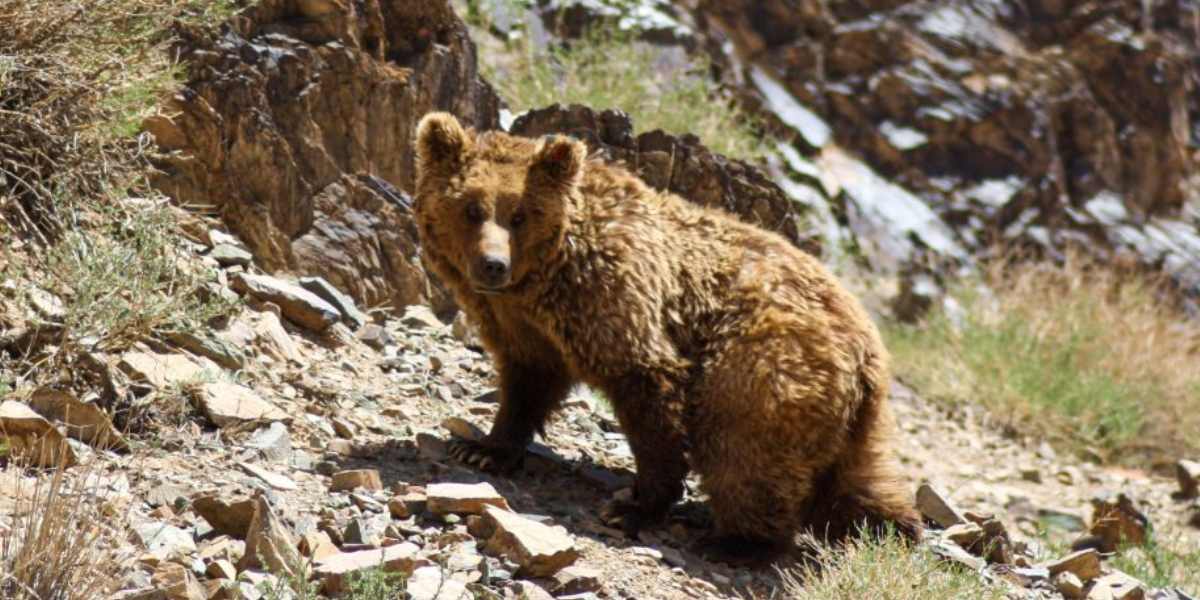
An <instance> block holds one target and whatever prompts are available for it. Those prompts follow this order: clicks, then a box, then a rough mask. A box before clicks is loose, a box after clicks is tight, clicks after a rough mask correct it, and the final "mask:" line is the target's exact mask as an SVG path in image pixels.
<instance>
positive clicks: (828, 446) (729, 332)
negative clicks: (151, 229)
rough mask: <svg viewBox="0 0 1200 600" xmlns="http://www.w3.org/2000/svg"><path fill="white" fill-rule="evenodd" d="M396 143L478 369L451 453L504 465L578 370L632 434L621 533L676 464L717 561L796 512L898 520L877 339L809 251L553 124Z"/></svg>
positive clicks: (779, 531)
mask: <svg viewBox="0 0 1200 600" xmlns="http://www.w3.org/2000/svg"><path fill="white" fill-rule="evenodd" d="M416 145H417V146H416V147H417V162H418V183H417V199H416V209H415V210H416V216H417V222H418V227H419V233H420V239H421V246H422V252H423V257H424V260H425V261H426V264H427V266H428V267H429V268H430V269H431V270H432V271H433V272H434V273H435V274H437V275H438V276H439V277H440V278H441V279H442V280H443V281H445V283H446V284H447V285H448V286H449V287H450V289H451V291H452V292H453V293H454V296H455V298H456V299H457V300H458V302H459V303H460V305H461V306H462V308H463V309H464V310H466V312H467V313H468V314H469V315H470V316H471V317H472V318H473V320H475V321H476V322H477V323H478V324H479V327H480V337H481V338H482V340H483V343H484V346H485V347H486V348H487V349H488V351H489V352H490V353H491V355H492V356H493V357H494V358H495V363H496V368H497V370H498V372H499V376H500V397H501V403H500V409H499V412H498V413H497V415H496V420H495V423H494V424H493V426H492V430H491V432H490V433H489V434H488V435H487V436H486V437H485V438H484V439H483V440H482V441H479V442H460V443H458V444H457V445H456V446H455V448H454V452H455V456H456V457H458V458H460V459H462V460H464V461H466V462H468V463H472V464H474V465H475V466H477V467H479V468H482V469H484V470H489V471H493V472H502V471H505V470H508V469H510V468H512V467H513V466H515V465H516V464H517V463H518V461H519V459H520V458H521V457H522V456H523V453H524V449H525V447H526V445H527V444H529V442H530V441H531V440H532V439H533V434H534V433H535V432H543V433H544V427H545V424H546V421H547V419H548V417H549V415H550V414H551V412H552V411H553V410H554V409H555V408H556V407H557V406H558V405H559V403H560V402H561V401H562V400H563V399H564V398H565V397H566V395H567V393H568V391H569V390H570V389H571V387H572V386H573V385H574V384H576V383H579V382H582V383H585V384H587V385H588V386H591V387H593V388H595V389H598V390H601V391H602V392H603V393H604V394H605V396H607V397H608V398H609V400H610V401H611V403H612V406H613V409H614V411H615V413H616V416H617V419H618V420H619V422H620V424H621V427H622V429H623V430H624V432H625V435H626V436H627V438H628V440H629V445H630V447H631V448H632V450H633V454H634V459H635V461H636V466H637V476H636V486H635V493H634V497H633V500H632V501H631V502H627V503H623V504H619V505H616V506H615V510H613V511H612V513H611V515H612V516H613V517H614V519H613V520H614V521H616V522H619V523H620V524H621V525H623V526H624V527H625V528H626V530H628V531H636V530H638V529H639V528H641V527H644V526H647V525H651V524H654V523H656V522H658V521H660V520H662V519H663V518H664V517H665V516H666V514H667V512H668V510H669V509H670V507H671V506H672V505H673V504H674V503H675V502H676V501H678V500H679V499H680V498H681V497H682V493H683V481H684V478H685V477H686V475H687V473H688V469H689V466H690V468H692V469H694V470H695V471H696V472H698V473H699V475H700V478H701V487H702V490H703V491H704V492H705V494H706V495H707V496H708V499H709V504H710V506H711V509H712V512H713V515H714V517H715V521H716V525H717V536H716V538H715V542H714V543H712V544H710V545H709V548H710V550H715V551H716V552H717V554H718V557H720V558H738V559H742V560H745V561H760V560H765V559H770V558H773V557H775V556H777V555H778V554H779V553H780V552H783V551H785V550H786V549H787V548H789V547H790V546H791V545H792V543H793V541H794V536H795V534H796V533H797V531H798V530H799V529H800V528H801V527H803V526H807V527H809V528H810V529H811V530H812V531H813V532H814V533H816V534H819V535H826V536H828V537H829V538H832V539H836V538H841V537H843V536H845V535H847V534H852V533H855V532H856V530H857V529H858V528H860V527H864V526H865V527H872V528H879V527H883V526H885V524H886V523H892V524H894V526H895V527H896V528H897V529H898V530H900V531H903V532H905V533H908V534H915V532H916V531H917V530H918V528H919V518H918V516H917V513H916V511H915V509H914V508H913V504H912V501H911V496H910V494H909V492H908V490H907V489H906V486H905V485H904V484H903V482H902V481H901V479H900V478H899V477H898V476H897V473H896V467H895V463H894V460H893V457H892V456H891V454H890V449H889V441H890V438H891V436H892V429H893V420H892V415H891V411H890V409H889V407H888V404H887V398H888V382H889V374H888V368H889V367H888V362H889V357H888V354H887V351H886V350H885V349H884V347H883V343H882V342H881V340H880V337H879V333H878V332H877V331H876V329H875V326H874V325H873V324H872V322H871V319H870V318H869V317H868V316H867V314H866V312H865V311H864V310H863V308H862V307H861V306H860V305H859V303H858V301H857V300H856V299H855V298H854V297H853V296H851V295H850V294H849V293H848V292H847V291H846V290H845V289H844V288H843V287H842V286H841V285H840V284H839V283H838V282H837V280H836V279H835V277H834V276H833V275H832V274H831V273H830V272H829V271H828V270H826V269H825V267H824V266H822V265H821V264H820V262H819V261H817V260H816V259H815V258H813V257H812V256H809V255H808V254H806V253H804V252H803V251H801V250H799V249H798V248H796V247H794V246H792V245H791V244H789V243H788V242H787V241H786V240H785V239H784V238H782V237H780V236H778V235H776V234H774V233H770V232H768V231H764V230H762V229H759V228H757V227H754V226H752V225H749V224H746V223H743V222H741V221H739V220H737V219H735V218H733V217H732V216H730V215H727V214H725V213H723V212H721V211H719V210H715V209H712V208H705V207H701V206H698V205H695V204H692V203H689V202H687V201H685V200H683V199H682V198H680V197H678V196H675V195H673V194H669V193H664V192H658V191H655V190H653V189H651V188H649V187H648V186H646V185H645V184H644V183H643V182H642V181H641V180H639V179H638V178H637V177H636V176H634V175H632V174H630V173H629V172H627V171H625V170H623V169H621V168H619V167H616V166H610V165H607V164H604V163H603V162H600V161H599V160H594V159H589V158H588V155H587V149H586V146H584V145H583V144H582V143H580V142H578V141H575V140H572V139H568V138H563V137H548V138H543V139H541V140H533V139H527V138H520V137H515V136H510V135H507V134H504V133H501V132H486V133H476V132H473V131H468V130H464V129H463V127H462V126H461V125H460V124H459V122H458V121H457V120H456V119H455V118H454V117H453V116H451V115H448V114H444V113H432V114H429V115H426V116H425V117H424V119H422V121H421V123H420V125H419V127H418V131H417V139H416Z"/></svg>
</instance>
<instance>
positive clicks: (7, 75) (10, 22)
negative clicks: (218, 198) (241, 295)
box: [0, 0, 239, 373]
mask: <svg viewBox="0 0 1200 600" xmlns="http://www.w3.org/2000/svg"><path fill="white" fill-rule="evenodd" d="M238 5H239V3H238V2H236V1H235V0H189V1H188V2H183V3H180V2H174V1H170V0H119V1H116V2H107V1H106V2H101V1H99V0H79V1H75V2H32V3H31V2H26V1H25V0H0V30H3V31H5V32H8V33H6V35H4V36H2V38H0V109H2V111H3V114H4V118H3V119H0V140H3V142H2V143H0V218H2V219H3V220H4V221H6V222H7V223H8V224H9V226H11V227H12V228H13V230H14V231H12V232H11V234H12V235H15V236H16V237H17V238H18V239H23V240H31V241H33V242H34V243H33V244H32V245H29V246H26V247H25V248H26V251H25V253H26V254H27V256H25V257H24V258H23V259H21V260H20V261H18V260H16V259H14V262H19V263H20V266H23V267H25V270H26V271H27V272H29V273H36V274H39V276H36V277H35V276H32V275H31V276H29V277H28V278H26V277H22V276H19V275H13V277H12V283H13V284H15V285H16V286H17V287H18V288H20V291H21V293H23V294H25V295H30V294H41V295H43V297H44V298H51V299H53V300H52V301H51V302H52V303H55V304H58V303H60V304H61V307H60V308H61V311H55V312H60V313H61V314H56V315H43V317H46V318H47V320H48V321H49V322H50V325H51V327H53V328H54V329H55V331H56V339H55V342H56V343H55V344H52V345H50V346H47V347H46V348H44V349H45V350H46V354H45V355H44V356H40V357H31V358H34V360H31V361H30V365H29V366H28V368H27V369H26V372H27V373H29V372H31V371H33V370H36V369H37V368H38V367H44V366H49V367H51V368H49V369H46V370H47V371H49V372H51V373H53V372H54V371H58V372H62V371H64V369H61V368H56V367H61V366H62V364H63V363H64V362H69V361H70V360H71V359H70V355H71V353H72V350H73V349H74V348H75V347H76V346H78V345H80V344H84V345H87V346H89V347H94V348H100V349H112V348H114V347H121V346H123V345H127V344H128V343H130V342H131V341H133V340H136V339H139V338H141V337H145V336H146V335H148V334H149V333H150V332H151V331H154V330H159V329H162V328H166V327H187V326H189V324H192V323H196V322H199V321H203V320H204V319H207V318H209V317H211V316H213V315H215V314H218V313H220V312H223V311H224V310H226V309H227V308H228V307H227V305H225V304H224V303H222V302H221V301H220V300H219V297H215V296H213V297H210V296H208V295H205V294H203V293H202V292H203V291H204V290H203V289H202V286H203V284H204V281H203V279H202V278H200V277H198V276H196V275H195V274H194V273H193V272H192V271H191V270H190V268H189V267H188V266H187V264H186V261H184V260H182V258H183V257H182V253H181V252H182V249H183V248H184V246H183V244H182V243H181V238H180V236H179V233H178V231H177V228H176V226H175V221H174V216H173V215H172V213H171V212H170V210H169V209H168V208H167V207H166V206H165V199H164V198H162V197H161V196H159V195H158V194H156V193H155V192H153V191H152V190H150V189H149V187H148V185H147V184H146V183H145V177H144V175H145V173H146V172H147V171H148V170H149V168H150V166H149V163H148V160H147V158H148V157H147V153H148V150H147V147H148V146H149V144H148V140H147V139H145V138H142V137H139V136H138V135H137V133H138V131H139V130H140V128H141V123H142V120H143V119H144V118H145V117H146V116H148V115H150V114H153V113H154V112H155V111H156V110H157V105H158V103H159V99H160V98H161V97H162V96H163V94H165V93H166V92H168V91H169V90H171V89H172V87H173V85H174V83H175V81H176V80H177V78H178V76H179V74H180V69H179V67H178V66H177V65H174V64H172V63H171V61H170V59H169V56H168V53H167V52H166V46H167V44H168V43H169V42H170V39H171V36H170V27H171V26H172V24H174V23H184V24H186V25H188V26H210V25H213V24H215V23H216V22H218V21H219V20H221V19H223V18H226V17H227V16H228V15H229V14H231V12H232V11H233V10H234V9H235V7H236V6H238ZM47 293H48V294H47Z"/></svg>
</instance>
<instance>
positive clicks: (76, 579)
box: [0, 460, 135, 600]
mask: <svg viewBox="0 0 1200 600" xmlns="http://www.w3.org/2000/svg"><path fill="white" fill-rule="evenodd" d="M101 474H102V466H101V464H100V462H99V461H98V460H92V461H90V462H88V463H86V464H85V465H83V466H81V467H76V468H74V469H72V470H71V471H70V477H68V475H67V471H66V470H65V469H58V470H57V471H55V472H53V473H50V474H40V475H35V476H31V477H28V476H25V475H24V473H23V472H22V469H20V468H18V467H13V466H10V467H9V468H8V469H7V470H6V471H4V472H3V473H0V492H2V493H0V498H2V500H0V515H3V517H2V518H3V521H2V522H0V598H6V599H8V600H96V599H97V598H106V597H108V596H109V595H110V594H112V593H113V592H115V591H117V590H118V589H120V587H121V580H120V578H121V576H122V574H123V573H124V572H125V570H126V569H128V568H129V567H131V566H132V564H133V562H134V558H135V557H134V556H133V554H132V553H131V552H128V551H126V550H123V548H126V547H127V546H126V545H125V544H124V543H123V542H122V540H123V538H124V536H123V535H122V534H123V533H124V532H123V531H122V530H121V527H120V526H119V525H118V524H117V523H116V522H115V520H114V519H113V518H112V517H111V516H110V514H111V513H110V510H111V507H109V508H107V509H106V504H107V503H108V502H109V500H110V498H109V497H108V495H109V494H108V492H107V488H102V487H101V486H100V485H99V484H98V483H97V482H99V481H101V480H102V479H101V477H100V476H101Z"/></svg>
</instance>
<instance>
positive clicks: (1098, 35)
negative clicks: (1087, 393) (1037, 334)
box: [680, 0, 1200, 292]
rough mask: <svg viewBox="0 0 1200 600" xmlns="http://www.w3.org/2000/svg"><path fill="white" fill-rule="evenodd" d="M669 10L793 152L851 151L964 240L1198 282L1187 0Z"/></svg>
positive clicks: (1199, 62)
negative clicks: (1086, 257)
mask: <svg viewBox="0 0 1200 600" xmlns="http://www.w3.org/2000/svg"><path fill="white" fill-rule="evenodd" d="M680 6H681V7H683V6H689V8H691V9H692V11H691V13H690V16H691V17H693V18H694V19H695V22H696V23H697V29H698V30H700V31H701V32H702V35H704V36H707V37H708V38H709V41H708V44H707V46H706V47H708V48H720V47H721V40H725V39H729V40H731V41H732V42H733V46H734V47H736V49H737V50H736V52H734V53H732V54H731V55H729V56H726V57H722V60H723V61H724V63H725V67H726V69H725V70H726V78H727V79H728V80H731V81H732V82H734V83H735V84H739V88H740V89H741V90H742V91H743V92H745V96H747V98H748V100H749V104H750V105H752V106H761V107H763V108H765V109H767V113H768V118H769V119H772V120H774V121H775V124H776V125H778V126H779V129H780V130H781V131H788V130H795V131H794V136H795V140H796V144H797V147H798V148H800V149H801V150H802V151H804V152H805V153H806V154H809V155H810V156H811V155H817V156H819V155H821V154H822V149H823V148H824V147H825V146H826V145H827V144H831V143H832V144H837V145H839V146H841V147H843V148H846V149H849V150H850V151H852V152H854V153H856V154H858V155H860V156H861V157H862V158H863V159H864V160H865V161H866V162H867V163H868V164H870V165H871V166H872V167H873V168H875V169H877V170H878V171H879V172H880V174H881V175H883V176H884V177H886V178H888V179H890V180H891V181H893V182H895V183H897V184H899V185H901V186H903V187H905V188H908V189H910V190H912V191H914V192H915V193H916V194H917V195H918V196H920V197H921V198H922V199H923V200H924V201H925V202H926V203H928V204H929V205H930V206H931V207H933V208H934V209H935V210H936V211H937V213H938V215H939V216H940V217H941V218H942V219H943V220H945V221H946V222H947V223H948V224H950V225H951V226H952V227H953V229H954V230H955V231H956V233H957V234H958V235H959V237H960V238H961V239H962V240H963V241H964V243H966V244H967V245H968V246H969V247H970V248H972V249H974V250H984V251H986V250H987V249H989V248H991V247H992V246H993V245H994V244H996V243H998V242H1005V243H1008V242H1018V243H1024V244H1027V245H1030V246H1032V247H1036V248H1042V249H1047V250H1049V251H1051V252H1058V251H1061V250H1062V249H1063V248H1064V247H1066V246H1068V245H1071V244H1082V245H1084V246H1086V247H1089V249H1092V250H1093V251H1097V252H1098V253H1100V254H1101V256H1108V255H1107V254H1106V252H1107V250H1115V251H1117V252H1118V253H1122V252H1123V253H1126V254H1129V255H1131V256H1132V257H1134V258H1135V259H1136V260H1137V261H1138V262H1141V263H1142V264H1145V265H1149V266H1152V267H1155V268H1162V269H1163V270H1165V271H1166V272H1168V273H1169V274H1171V275H1172V276H1174V277H1175V279H1176V281H1178V282H1179V283H1181V284H1182V286H1183V287H1184V288H1185V289H1187V290H1190V291H1193V292H1196V291H1200V269H1198V268H1197V267H1195V266H1194V265H1195V264H1197V263H1198V262H1200V187H1198V186H1197V180H1198V179H1200V171H1198V170H1197V166H1198V164H1200V163H1198V159H1200V155H1198V154H1197V148H1198V147H1200V126H1198V125H1197V117H1198V116H1200V102H1197V96H1196V94H1195V89H1196V86H1197V83H1198V82H1200V45H1198V44H1197V40H1198V39H1200V20H1198V19H1200V3H1197V2H1195V0H1167V1H1165V2H1153V3H1144V2H1137V1H1133V0H1084V1H1080V2H1059V1H1052V0H950V1H948V2H941V3H934V4H930V3H925V2H912V1H909V0H855V1H853V2H836V3H828V4H822V3H796V2H792V1H790V0H767V1H765V2H759V1H754V2H747V1H741V0H734V1H726V0H701V1H700V2H699V3H698V4H696V5H683V4H680ZM795 101H798V103H797V104H799V105H801V106H800V107H798V106H793V105H792V104H790V102H795ZM805 109H811V110H812V111H813V112H812V114H804V112H805ZM772 113H773V114H772ZM814 118H816V119H819V120H820V121H823V123H827V124H828V130H827V131H822V130H821V128H820V127H819V126H810V125H811V123H812V120H813V119H814ZM1189 265H1192V266H1189Z"/></svg>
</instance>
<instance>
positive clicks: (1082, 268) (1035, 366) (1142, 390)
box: [884, 261, 1200, 466]
mask: <svg viewBox="0 0 1200 600" xmlns="http://www.w3.org/2000/svg"><path fill="white" fill-rule="evenodd" d="M1160 292H1161V290H1159V289H1158V288H1157V287H1156V286H1154V285H1153V284H1152V283H1150V282H1148V281H1146V280H1145V279H1144V278H1142V277H1139V276H1128V275H1123V274H1118V273H1116V272H1113V271H1111V270H1108V269H1106V268H1104V267H1101V266H1097V265H1087V264H1082V263H1080V262H1078V261H1071V262H1069V263H1068V264H1067V265H1065V266H1062V267H1057V266H1050V265H1022V266H1018V265H1002V266H999V267H997V268H994V269H991V270H990V271H989V272H988V273H987V274H986V275H985V276H984V277H983V278H982V279H980V280H975V281H970V282H964V283H962V284H960V285H957V286H954V288H953V289H952V292H951V295H952V297H953V299H954V301H955V304H954V305H952V307H947V306H940V307H937V308H935V309H934V310H933V311H932V312H931V313H930V314H929V315H927V317H926V318H925V320H924V321H923V322H922V323H919V324H917V325H906V324H897V323H886V324H885V326H884V333H885V336H886V338H887V341H888V347H889V349H890V350H891V351H892V353H893V355H894V357H895V362H896V368H895V371H896V373H897V375H898V376H900V377H901V378H903V379H905V380H906V381H908V382H909V383H911V384H913V385H914V386H916V387H917V388H918V389H919V390H921V391H922V392H923V393H925V394H926V395H928V396H931V397H933V398H935V399H939V400H943V401H948V402H951V403H975V404H978V405H981V406H984V407H987V408H989V409H992V410H993V411H994V412H995V413H998V414H999V415H1001V416H1007V417H1008V418H1010V419H1012V421H1013V422H1014V424H1017V425H1018V426H1021V427H1022V428H1024V429H1026V430H1031V431H1032V432H1036V433H1039V434H1043V435H1046V436H1047V437H1049V438H1051V439H1053V440H1056V441H1059V442H1062V443H1065V444H1066V445H1068V446H1073V447H1075V448H1077V449H1082V448H1087V449H1089V450H1093V451H1098V452H1100V453H1101V454H1102V455H1104V456H1106V457H1107V458H1109V459H1112V460H1118V461H1124V462H1128V463H1136V464H1142V465H1147V464H1149V465H1151V466H1153V465H1155V464H1157V463H1159V462H1164V461H1165V462H1170V461H1173V460H1174V457H1178V456H1179V455H1181V454H1180V453H1182V452H1186V451H1189V450H1194V449H1195V448H1196V444H1197V442H1196V440H1197V439H1200V438H1197V437H1196V435H1197V433H1200V431H1198V429H1200V424H1198V423H1197V422H1196V421H1195V420H1194V419H1190V420H1189V419H1185V418H1182V417H1183V416H1184V415H1187V414H1195V411H1196V410H1198V409H1200V370H1197V369H1195V368H1194V367H1195V365H1196V364H1200V363H1198V362H1197V361H1198V360H1200V332H1198V330H1197V328H1196V327H1195V326H1194V325H1193V324H1189V323H1188V322H1187V321H1186V319H1185V317H1183V316H1182V315H1180V314H1178V313H1177V311H1175V310H1174V309H1173V308H1172V307H1171V306H1170V305H1169V302H1168V301H1167V300H1164V299H1163V295H1162V294H1161V293H1160Z"/></svg>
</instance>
